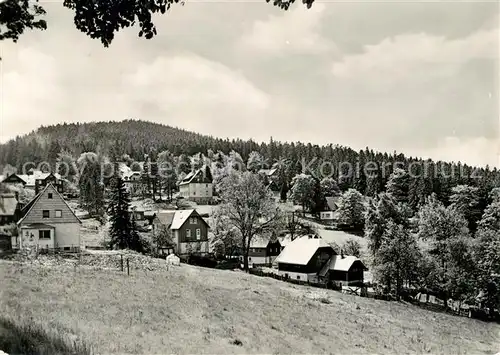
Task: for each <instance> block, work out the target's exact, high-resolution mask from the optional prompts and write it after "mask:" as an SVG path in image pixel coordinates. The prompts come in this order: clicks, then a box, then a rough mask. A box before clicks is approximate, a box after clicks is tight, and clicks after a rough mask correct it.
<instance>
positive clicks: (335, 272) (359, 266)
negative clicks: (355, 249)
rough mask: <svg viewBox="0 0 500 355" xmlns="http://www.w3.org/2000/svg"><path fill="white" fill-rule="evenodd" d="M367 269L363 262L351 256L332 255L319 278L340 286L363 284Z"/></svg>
mask: <svg viewBox="0 0 500 355" xmlns="http://www.w3.org/2000/svg"><path fill="white" fill-rule="evenodd" d="M367 270H368V268H367V267H366V266H365V264H363V262H362V261H361V260H360V259H359V258H357V257H355V256H352V255H333V256H332V257H331V258H330V260H328V263H327V264H326V265H325V266H324V267H323V268H322V269H321V271H320V272H319V276H320V277H321V278H323V279H324V280H326V281H329V282H340V283H342V284H347V285H354V284H363V282H364V276H363V275H364V272H365V271H367Z"/></svg>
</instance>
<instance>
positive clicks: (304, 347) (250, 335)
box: [0, 262, 500, 354]
mask: <svg viewBox="0 0 500 355" xmlns="http://www.w3.org/2000/svg"><path fill="white" fill-rule="evenodd" d="M0 280H2V287H1V288H0V315H3V316H5V317H9V318H14V319H19V318H20V317H21V319H20V321H21V320H22V319H30V321H31V322H34V323H37V324H41V325H43V326H44V327H46V328H47V329H50V330H56V331H57V332H58V333H60V335H61V337H65V338H69V339H73V340H72V341H77V340H78V339H80V340H83V341H85V342H86V343H87V344H90V345H91V346H93V348H94V350H95V351H96V352H98V353H120V354H122V353H142V354H173V353H175V354H201V353H204V354H234V353H239V354H243V353H247V354H249V353H253V354H257V353H259V354H263V353H266V354H291V353H294V354H298V353H300V354H305V353H309V354H320V353H321V354H326V353H342V354H347V353H349V354H354V353H355V354H361V353H379V354H389V353H391V354H396V353H397V354H401V353H433V354H436V353H447V354H465V353H474V354H478V353H483V354H494V353H496V352H498V350H500V349H499V335H500V326H499V325H495V324H488V323H483V322H480V321H476V320H471V319H467V318H459V317H453V316H449V315H445V314H439V313H432V312H429V311H426V310H423V309H420V308H417V307H412V306H405V305H402V304H398V303H392V302H384V301H378V300H373V299H366V298H360V297H356V296H350V295H343V294H340V293H338V292H335V291H329V290H319V289H314V288H309V287H304V286H298V285H291V284H288V283H285V282H280V281H277V280H274V279H269V278H260V277H258V276H253V275H247V274H244V273H242V272H233V271H222V270H211V269H203V268H197V267H193V266H188V265H181V266H179V267H172V266H171V267H170V269H169V270H166V268H165V270H158V271H141V270H132V272H131V275H130V276H127V275H126V273H125V274H123V273H120V272H118V271H113V270H102V271H98V270H94V269H91V268H88V267H87V268H83V267H76V268H75V267H72V268H64V267H55V266H54V267H43V266H40V265H32V266H29V265H20V264H14V263H8V262H0Z"/></svg>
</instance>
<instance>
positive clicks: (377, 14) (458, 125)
mask: <svg viewBox="0 0 500 355" xmlns="http://www.w3.org/2000/svg"><path fill="white" fill-rule="evenodd" d="M61 3H62V1H61ZM61 3H58V2H44V1H43V0H42V1H41V4H42V5H43V6H44V7H45V9H46V10H47V16H46V20H47V22H48V27H49V28H48V29H47V30H46V31H29V32H27V33H26V34H24V35H23V36H22V37H21V39H20V40H19V41H18V42H17V43H12V42H6V41H3V42H4V43H1V44H0V49H1V54H0V56H1V57H2V59H3V60H2V61H0V65H1V72H0V75H1V86H0V90H1V93H0V94H1V96H0V100H1V101H0V141H2V142H5V141H7V140H8V139H11V138H13V137H15V136H16V135H20V134H25V133H28V132H30V131H32V130H34V129H36V128H37V127H39V126H40V125H51V124H56V123H61V122H88V121H109V120H123V119H129V118H135V119H142V120H148V121H154V122H159V123H163V124H167V125H171V126H176V127H180V128H184V129H188V130H192V131H195V132H199V133H203V134H210V135H213V136H217V137H221V138H226V137H229V138H242V139H248V138H252V139H254V140H256V141H269V139H270V137H271V136H272V137H273V139H275V140H281V141H289V142H290V141H303V142H311V143H313V144H330V143H331V144H341V145H346V146H350V147H352V148H354V149H364V148H365V147H367V146H368V147H370V148H372V149H375V150H381V151H387V152H389V153H392V152H393V151H397V152H402V153H405V154H407V155H411V156H421V157H424V158H427V157H430V158H433V159H440V160H448V161H461V162H465V163H469V164H474V165H486V164H489V165H490V166H497V167H500V139H499V138H500V137H499V134H500V133H499V131H500V129H499V128H500V115H499V110H500V99H499V75H500V73H499V62H498V60H499V55H500V45H499V42H500V30H499V4H498V3H495V2H494V1H489V2H479V1H478V2H475V3H473V2H452V1H444V2H416V1H404V0H399V1H397V2H396V1H390V2H389V1H387V2H380V1H364V2H355V1H350V2H341V1H339V2H333V1H323V2H322V1H316V2H315V4H314V5H313V7H312V8H311V9H310V10H307V9H306V8H305V7H304V5H302V3H301V1H300V0H299V1H297V4H295V5H294V6H292V7H291V8H290V10H289V11H282V10H279V9H277V8H275V7H273V6H272V5H271V4H267V3H266V2H265V0H247V1H236V0H235V1H232V2H231V1H203V0H202V1H200V0H198V1H189V0H187V1H186V2H185V5H184V6H180V5H178V6H173V8H172V9H171V11H170V12H169V13H167V14H165V15H160V16H157V17H155V24H156V25H157V29H158V35H157V36H156V37H154V38H153V39H151V40H146V39H144V38H139V37H138V35H137V34H138V32H139V29H138V28H132V29H126V30H122V31H121V32H119V33H117V34H116V37H115V39H114V41H113V43H112V44H111V46H110V47H109V48H104V47H103V46H102V45H101V43H100V42H99V41H98V40H94V39H90V38H88V37H87V36H86V35H85V34H84V33H81V32H80V31H78V30H77V29H76V28H75V27H74V24H73V16H72V12H71V10H68V9H65V8H64V7H63V6H62V4H61Z"/></svg>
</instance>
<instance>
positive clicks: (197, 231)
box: [196, 228, 201, 240]
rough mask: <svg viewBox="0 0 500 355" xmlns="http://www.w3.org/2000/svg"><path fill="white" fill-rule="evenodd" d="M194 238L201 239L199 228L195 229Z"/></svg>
mask: <svg viewBox="0 0 500 355" xmlns="http://www.w3.org/2000/svg"><path fill="white" fill-rule="evenodd" d="M196 239H198V240H200V239H201V229H200V228H198V229H196Z"/></svg>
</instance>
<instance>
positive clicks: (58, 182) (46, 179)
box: [2, 169, 65, 194]
mask: <svg viewBox="0 0 500 355" xmlns="http://www.w3.org/2000/svg"><path fill="white" fill-rule="evenodd" d="M2 183H4V184H21V185H22V186H23V187H25V188H27V189H31V190H35V194H38V193H39V192H40V191H42V190H43V188H44V187H45V186H47V185H48V184H52V185H53V186H54V187H55V188H56V190H57V192H59V193H64V187H65V180H64V179H63V178H62V177H61V175H59V174H57V173H44V172H42V171H41V170H34V169H31V170H30V171H29V172H28V174H22V175H21V174H11V175H9V176H6V177H5V178H4V179H3V180H2Z"/></svg>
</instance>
